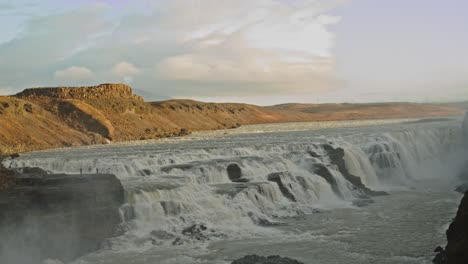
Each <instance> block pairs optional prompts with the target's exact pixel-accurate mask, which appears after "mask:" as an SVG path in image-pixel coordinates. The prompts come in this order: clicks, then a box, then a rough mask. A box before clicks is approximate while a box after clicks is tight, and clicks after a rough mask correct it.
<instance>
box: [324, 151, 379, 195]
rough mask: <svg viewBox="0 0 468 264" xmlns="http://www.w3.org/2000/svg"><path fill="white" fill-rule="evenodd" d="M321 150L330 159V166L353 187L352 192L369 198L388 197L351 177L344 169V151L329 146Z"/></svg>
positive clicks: (358, 179)
mask: <svg viewBox="0 0 468 264" xmlns="http://www.w3.org/2000/svg"><path fill="white" fill-rule="evenodd" d="M322 147H323V149H324V150H325V151H326V152H327V154H328V157H329V158H330V159H331V162H332V164H334V165H336V166H337V167H338V170H339V171H340V173H341V174H342V175H343V177H344V178H345V179H346V180H347V181H348V182H350V183H351V184H352V185H353V186H354V190H355V191H356V192H357V193H361V194H366V195H370V196H381V195H388V193H386V192H383V191H373V190H371V189H369V188H368V187H367V186H365V185H364V184H363V183H362V181H361V178H360V177H358V176H355V175H352V174H351V173H350V172H349V171H348V169H347V168H346V163H345V160H344V155H345V152H344V149H342V148H334V147H332V146H331V145H329V144H323V145H322Z"/></svg>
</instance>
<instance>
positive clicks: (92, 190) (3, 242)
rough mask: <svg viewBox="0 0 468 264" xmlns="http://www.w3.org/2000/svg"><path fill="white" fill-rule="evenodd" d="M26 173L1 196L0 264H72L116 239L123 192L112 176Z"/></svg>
mask: <svg viewBox="0 0 468 264" xmlns="http://www.w3.org/2000/svg"><path fill="white" fill-rule="evenodd" d="M27 171H28V172H29V174H24V175H17V180H16V185H15V186H14V187H12V188H9V189H7V190H4V191H0V237H1V238H2V239H0V263H2V264H17V263H24V264H33V263H34V264H36V263H42V260H44V259H47V258H52V259H59V260H61V261H70V260H72V259H74V258H76V257H79V256H81V255H83V254H86V253H89V252H92V251H95V250H97V249H99V247H100V244H101V243H102V242H104V241H105V239H107V238H110V237H112V236H114V235H116V234H117V233H116V232H117V230H118V227H119V225H120V223H121V219H120V214H119V207H120V206H121V205H122V204H123V203H124V191H123V187H122V185H121V183H120V181H119V180H118V179H117V178H116V177H115V176H114V175H110V174H96V175H66V174H55V175H54V174H47V175H43V174H42V173H38V175H34V172H35V171H36V172H39V170H37V169H36V168H34V169H28V170H27Z"/></svg>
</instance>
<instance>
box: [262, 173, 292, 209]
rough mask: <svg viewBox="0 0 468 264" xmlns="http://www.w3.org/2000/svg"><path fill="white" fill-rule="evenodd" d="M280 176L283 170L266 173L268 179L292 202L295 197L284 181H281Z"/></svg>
mask: <svg viewBox="0 0 468 264" xmlns="http://www.w3.org/2000/svg"><path fill="white" fill-rule="evenodd" d="M282 176H283V172H274V173H271V174H269V175H268V181H271V182H274V183H276V184H277V185H278V187H279V189H280V191H281V193H282V194H283V196H284V197H286V198H288V199H289V200H291V201H293V202H296V201H297V200H296V197H294V195H293V194H292V193H291V192H290V191H289V189H288V188H287V187H286V185H285V183H284V182H283V179H282Z"/></svg>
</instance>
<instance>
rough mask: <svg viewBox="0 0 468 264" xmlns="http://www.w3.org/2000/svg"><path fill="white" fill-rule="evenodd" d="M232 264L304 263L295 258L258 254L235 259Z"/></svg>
mask: <svg viewBox="0 0 468 264" xmlns="http://www.w3.org/2000/svg"><path fill="white" fill-rule="evenodd" d="M232 264H304V263H302V262H299V261H297V260H294V259H290V258H283V257H280V256H268V257H261V256H257V255H249V256H245V257H243V258H240V259H237V260H234V261H233V262H232Z"/></svg>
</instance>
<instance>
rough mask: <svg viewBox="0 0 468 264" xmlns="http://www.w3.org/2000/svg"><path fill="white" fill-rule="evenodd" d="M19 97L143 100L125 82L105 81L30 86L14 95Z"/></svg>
mask: <svg viewBox="0 0 468 264" xmlns="http://www.w3.org/2000/svg"><path fill="white" fill-rule="evenodd" d="M16 96H17V97H19V98H31V97H33V98H34V97H49V98H56V99H80V100H83V99H115V98H121V99H132V100H137V101H141V102H143V98H142V97H140V96H138V95H135V94H133V91H132V88H131V87H130V86H128V85H125V84H111V83H105V84H100V85H97V86H86V87H51V88H31V89H26V90H24V91H22V92H21V93H18V94H17V95H16Z"/></svg>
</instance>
